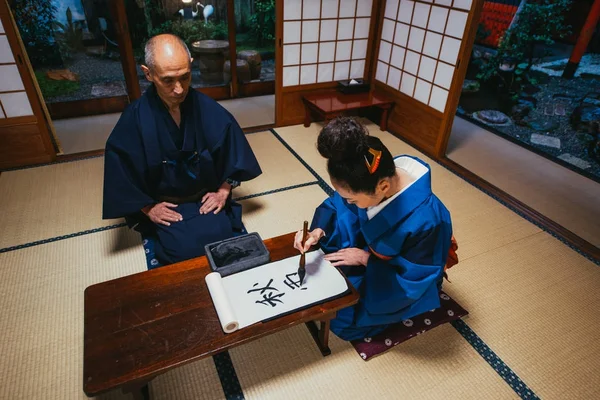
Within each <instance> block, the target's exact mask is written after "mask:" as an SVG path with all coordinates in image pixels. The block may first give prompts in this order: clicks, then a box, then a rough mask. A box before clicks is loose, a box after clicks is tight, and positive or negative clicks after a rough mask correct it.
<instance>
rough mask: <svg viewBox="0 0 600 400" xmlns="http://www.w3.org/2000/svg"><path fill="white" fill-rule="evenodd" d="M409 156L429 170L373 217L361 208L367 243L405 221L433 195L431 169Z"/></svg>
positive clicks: (362, 227) (362, 226) (363, 229)
mask: <svg viewBox="0 0 600 400" xmlns="http://www.w3.org/2000/svg"><path fill="white" fill-rule="evenodd" d="M402 157H408V158H410V159H411V160H412V162H418V163H420V164H422V165H423V166H424V167H425V168H427V172H426V173H425V174H423V175H422V176H421V177H420V178H419V179H417V180H416V181H414V182H413V183H412V184H411V185H410V186H409V187H407V188H406V189H404V191H403V192H402V194H401V195H400V196H398V197H396V198H395V199H393V200H392V201H391V202H390V203H389V204H387V205H386V206H385V207H384V208H383V209H382V210H381V211H379V213H378V214H377V215H375V216H374V217H373V218H372V219H370V220H369V219H368V218H367V212H366V210H364V209H361V210H360V216H361V218H360V220H361V222H362V223H361V230H362V232H363V235H364V237H365V239H366V240H367V243H373V242H374V241H376V240H377V239H378V238H379V237H380V236H381V235H383V234H384V233H385V232H387V231H389V230H390V229H391V228H392V227H394V226H395V225H397V224H398V223H400V222H402V221H404V219H406V217H407V216H409V215H410V214H411V213H412V212H413V211H414V210H415V209H416V208H417V207H418V206H419V205H421V204H422V203H423V202H424V201H425V200H427V199H428V198H429V196H431V169H430V168H429V165H427V164H426V163H425V162H423V161H421V160H419V159H418V158H415V157H410V156H402Z"/></svg>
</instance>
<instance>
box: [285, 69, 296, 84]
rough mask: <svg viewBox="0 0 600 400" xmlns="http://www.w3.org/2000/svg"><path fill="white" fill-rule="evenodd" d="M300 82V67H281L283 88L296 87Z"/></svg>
mask: <svg viewBox="0 0 600 400" xmlns="http://www.w3.org/2000/svg"><path fill="white" fill-rule="evenodd" d="M299 80H300V67H283V86H294V85H297V84H298V82H299Z"/></svg>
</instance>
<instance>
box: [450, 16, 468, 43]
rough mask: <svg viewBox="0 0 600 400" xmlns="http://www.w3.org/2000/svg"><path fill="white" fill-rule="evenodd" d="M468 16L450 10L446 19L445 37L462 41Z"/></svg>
mask: <svg viewBox="0 0 600 400" xmlns="http://www.w3.org/2000/svg"><path fill="white" fill-rule="evenodd" d="M468 16H469V14H467V13H466V12H462V11H456V10H451V11H450V16H449V17H448V24H447V26H446V35H450V36H454V37H457V38H461V39H462V37H463V33H464V32H465V25H466V24H467V17H468Z"/></svg>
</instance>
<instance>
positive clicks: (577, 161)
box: [558, 153, 592, 169]
mask: <svg viewBox="0 0 600 400" xmlns="http://www.w3.org/2000/svg"><path fill="white" fill-rule="evenodd" d="M558 158H560V159H561V160H563V161H565V162H568V163H569V164H571V165H574V166H576V167H578V168H581V169H587V168H589V167H591V166H592V164H590V163H589V162H587V161H585V160H582V159H581V158H579V157H575V156H572V155H571V154H569V153H565V154H561V155H560V156H558Z"/></svg>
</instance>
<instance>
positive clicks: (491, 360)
mask: <svg viewBox="0 0 600 400" xmlns="http://www.w3.org/2000/svg"><path fill="white" fill-rule="evenodd" d="M271 132H272V133H273V135H275V137H276V138H277V139H279V141H280V142H281V143H282V144H283V145H284V146H285V147H286V148H287V149H288V150H289V151H290V152H291V153H292V154H293V155H294V156H295V157H296V158H297V159H298V161H300V162H301V163H302V165H304V166H305V167H306V168H307V169H308V170H309V171H310V172H311V173H312V174H313V175H314V176H315V177H316V178H317V180H318V181H319V186H320V187H321V189H323V190H324V191H325V192H326V193H327V194H328V195H329V196H331V195H332V194H333V192H334V190H333V189H332V188H331V187H330V186H329V185H328V184H327V183H325V180H323V178H321V177H320V176H319V174H317V173H316V171H315V170H314V169H312V168H311V167H310V166H309V165H308V164H307V163H306V162H305V161H304V160H303V159H302V157H300V155H299V154H298V153H296V152H295V151H294V150H293V149H292V148H291V147H290V145H289V144H287V143H286V141H285V140H284V139H283V138H282V137H281V136H280V135H279V134H278V133H277V132H276V131H275V130H274V129H271ZM396 137H397V136H396ZM400 140H401V139H400ZM434 161H435V160H434ZM436 162H437V161H436ZM438 164H439V163H438ZM440 165H442V166H443V164H440ZM453 173H454V172H453ZM455 175H457V176H458V177H460V178H462V177H461V176H460V175H458V174H456V173H455ZM462 179H464V178H462ZM465 181H467V180H466V179H465ZM467 182H468V183H470V184H471V182H469V181H467ZM473 186H475V185H473ZM475 187H477V186H475ZM478 189H479V188H478ZM483 192H484V193H486V192H485V191H483ZM486 194H487V193H486ZM490 197H492V198H494V197H493V196H490ZM509 208H510V207H509ZM510 209H511V210H512V208H510ZM456 322H457V323H456V324H454V323H453V324H452V326H453V327H454V329H456V330H457V331H458V332H459V333H460V334H461V335H462V337H464V338H465V340H467V342H469V344H470V345H471V346H472V347H473V348H474V349H475V350H476V351H477V352H478V353H479V354H480V355H481V356H482V357H483V358H484V359H485V360H486V361H487V362H488V364H490V366H491V367H492V368H494V370H495V371H496V372H497V373H498V375H500V377H502V379H503V380H504V381H505V382H506V383H507V384H508V385H509V386H510V387H511V388H512V389H513V390H514V391H515V393H516V394H517V395H519V397H521V398H522V399H537V398H538V397H537V396H536V395H535V394H534V393H533V391H532V390H531V389H530V388H529V387H528V386H527V385H526V384H525V383H524V382H523V381H522V380H521V378H519V377H518V376H517V374H515V373H514V371H513V370H512V369H510V368H509V367H508V366H507V365H506V363H504V361H502V359H500V357H498V356H497V355H496V353H494V352H493V351H492V349H491V348H490V347H489V346H488V345H487V344H485V342H484V341H483V340H482V339H481V338H480V337H479V336H478V335H477V334H476V333H475V331H473V330H472V329H471V328H470V327H469V326H468V325H467V324H466V323H465V322H464V321H462V320H457V321H456Z"/></svg>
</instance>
